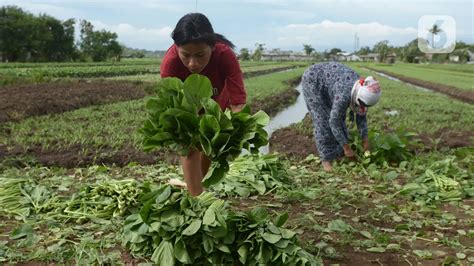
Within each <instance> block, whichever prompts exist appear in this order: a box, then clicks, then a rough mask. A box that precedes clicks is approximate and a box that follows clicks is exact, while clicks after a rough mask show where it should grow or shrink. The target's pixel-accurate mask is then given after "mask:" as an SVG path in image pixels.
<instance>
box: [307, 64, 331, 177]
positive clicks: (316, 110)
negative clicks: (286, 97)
mask: <svg viewBox="0 0 474 266" xmlns="http://www.w3.org/2000/svg"><path fill="white" fill-rule="evenodd" d="M316 72H317V71H316V70H315V72H313V73H312V74H311V73H310V72H307V73H305V75H306V78H304V79H303V96H304V99H305V102H306V107H307V108H308V111H309V114H310V115H311V119H312V120H313V128H314V131H313V133H314V143H315V144H316V149H317V150H318V154H319V157H320V158H321V164H322V166H323V169H324V170H325V171H327V172H330V171H332V164H331V161H330V160H329V159H328V158H327V157H328V153H330V149H331V147H330V145H328V144H329V143H330V142H331V140H330V139H329V140H328V138H330V137H331V136H332V132H331V129H330V127H329V113H330V110H327V103H325V102H324V97H323V96H322V95H321V88H320V84H318V82H316V79H315V78H311V76H316V75H317V73H316Z"/></svg>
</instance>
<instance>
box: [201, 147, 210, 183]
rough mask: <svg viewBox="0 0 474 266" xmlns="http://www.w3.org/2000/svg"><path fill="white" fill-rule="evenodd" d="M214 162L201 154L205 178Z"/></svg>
mask: <svg viewBox="0 0 474 266" xmlns="http://www.w3.org/2000/svg"><path fill="white" fill-rule="evenodd" d="M211 163H212V161H211V160H209V158H207V156H206V155H204V153H201V172H202V176H203V177H205V176H206V174H207V171H209V167H210V166H211Z"/></svg>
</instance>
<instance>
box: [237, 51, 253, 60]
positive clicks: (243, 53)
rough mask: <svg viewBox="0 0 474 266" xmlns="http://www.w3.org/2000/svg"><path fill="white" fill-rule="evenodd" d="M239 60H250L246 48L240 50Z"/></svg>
mask: <svg viewBox="0 0 474 266" xmlns="http://www.w3.org/2000/svg"><path fill="white" fill-rule="evenodd" d="M239 58H240V60H244V61H245V60H250V52H249V49H247V48H242V49H240V53H239Z"/></svg>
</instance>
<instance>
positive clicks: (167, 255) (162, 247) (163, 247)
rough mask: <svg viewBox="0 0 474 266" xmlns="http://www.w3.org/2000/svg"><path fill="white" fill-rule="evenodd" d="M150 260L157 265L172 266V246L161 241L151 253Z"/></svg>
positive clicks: (167, 242) (173, 261)
mask: <svg viewBox="0 0 474 266" xmlns="http://www.w3.org/2000/svg"><path fill="white" fill-rule="evenodd" d="M151 260H152V261H153V262H155V263H157V264H159V265H171V266H172V265H174V263H175V260H174V249H173V244H172V243H171V242H169V241H166V240H162V241H161V243H160V244H159V245H158V247H157V248H156V249H155V251H154V252H153V255H152V256H151Z"/></svg>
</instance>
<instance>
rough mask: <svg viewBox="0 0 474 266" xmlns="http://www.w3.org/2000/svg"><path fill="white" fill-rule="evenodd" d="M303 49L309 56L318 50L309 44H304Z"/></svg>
mask: <svg viewBox="0 0 474 266" xmlns="http://www.w3.org/2000/svg"><path fill="white" fill-rule="evenodd" d="M303 50H304V52H305V54H306V55H307V56H310V55H311V54H312V53H313V52H315V51H316V50H315V49H314V48H313V47H312V46H311V45H309V44H303Z"/></svg>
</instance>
